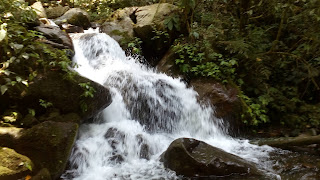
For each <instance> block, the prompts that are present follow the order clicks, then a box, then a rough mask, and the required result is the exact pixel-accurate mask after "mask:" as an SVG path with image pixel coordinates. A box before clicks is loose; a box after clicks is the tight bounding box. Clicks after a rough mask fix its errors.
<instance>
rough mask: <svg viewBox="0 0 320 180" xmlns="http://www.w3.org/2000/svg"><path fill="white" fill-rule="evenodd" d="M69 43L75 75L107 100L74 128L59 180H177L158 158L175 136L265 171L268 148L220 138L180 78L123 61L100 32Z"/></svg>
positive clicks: (208, 110) (206, 109) (219, 128)
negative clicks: (103, 91) (106, 93)
mask: <svg viewBox="0 0 320 180" xmlns="http://www.w3.org/2000/svg"><path fill="white" fill-rule="evenodd" d="M72 39H73V42H74V46H75V51H76V54H75V57H74V62H75V63H77V64H78V65H79V67H78V68H77V69H76V70H77V71H78V72H79V73H80V74H81V75H83V76H85V77H88V78H89V79H92V80H94V81H96V82H98V83H100V84H103V85H105V86H106V87H108V88H109V89H110V91H111V93H112V97H113V102H112V104H111V105H110V106H109V107H107V108H106V109H105V110H104V111H103V112H102V114H101V115H100V116H98V117H97V118H98V119H97V121H96V122H95V123H92V124H85V125H82V126H81V127H80V132H79V139H78V140H77V141H76V143H75V147H74V149H73V152H72V154H71V158H70V169H69V170H67V172H66V173H65V174H64V175H63V176H62V178H63V179H76V180H87V179H94V180H109V179H145V180H149V179H177V176H176V175H175V173H174V172H172V171H170V170H167V169H165V168H164V167H163V165H162V163H160V162H159V156H160V155H161V153H163V152H164V151H165V150H166V148H167V147H168V146H169V144H170V143H171V142H172V141H173V140H174V139H177V138H180V137H192V138H195V139H198V140H202V141H205V142H207V143H208V144H211V145H213V146H215V147H219V148H221V149H223V150H225V151H227V152H230V153H233V154H236V155H238V156H240V157H242V158H245V159H247V160H249V161H252V162H255V163H257V165H258V166H259V167H260V168H266V169H267V168H268V163H267V161H266V159H267V158H268V154H269V152H271V151H272V148H270V147H268V146H262V147H259V146H255V145H251V144H249V143H248V141H247V140H238V139H233V138H231V137H229V136H228V135H226V132H225V130H224V128H223V127H224V125H223V122H222V121H221V120H220V119H218V118H216V117H214V115H213V114H214V110H213V108H212V107H210V106H205V105H201V104H199V103H198V102H197V99H196V98H197V93H196V92H195V91H194V90H193V89H191V88H187V87H186V85H185V84H184V83H183V82H181V81H180V79H174V78H172V77H169V76H167V75H165V74H162V73H158V72H156V71H155V70H154V69H150V68H147V67H146V66H144V65H143V64H141V63H139V61H138V60H137V59H136V58H133V57H126V55H125V53H124V51H123V50H122V49H121V48H120V46H119V45H118V43H117V42H116V41H114V40H113V39H112V38H111V37H109V36H108V35H106V34H100V33H92V32H91V33H85V34H74V35H72ZM259 162H260V163H259ZM261 162H265V163H261Z"/></svg>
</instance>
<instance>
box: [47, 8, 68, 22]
mask: <svg viewBox="0 0 320 180" xmlns="http://www.w3.org/2000/svg"><path fill="white" fill-rule="evenodd" d="M69 9H70V7H69V6H60V5H59V6H54V7H52V6H50V7H48V8H46V12H47V17H48V18H49V19H55V18H58V17H60V16H62V15H63V14H64V13H66V12H67V11H68V10H69Z"/></svg>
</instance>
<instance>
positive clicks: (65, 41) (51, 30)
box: [35, 25, 73, 50]
mask: <svg viewBox="0 0 320 180" xmlns="http://www.w3.org/2000/svg"><path fill="white" fill-rule="evenodd" d="M35 29H36V30H37V31H40V32H42V33H43V35H44V36H45V37H46V38H47V39H48V40H49V41H52V42H54V43H58V44H62V45H63V47H64V48H65V49H71V50H73V43H72V40H71V38H70V37H69V35H68V34H67V33H66V32H64V31H62V30H61V29H60V28H59V27H56V26H51V25H42V26H38V27H36V28H35Z"/></svg>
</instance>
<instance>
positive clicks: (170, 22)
mask: <svg viewBox="0 0 320 180" xmlns="http://www.w3.org/2000/svg"><path fill="white" fill-rule="evenodd" d="M168 29H169V30H170V31H171V30H172V29H173V22H172V21H169V23H168Z"/></svg>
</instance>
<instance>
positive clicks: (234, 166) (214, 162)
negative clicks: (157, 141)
mask: <svg viewBox="0 0 320 180" xmlns="http://www.w3.org/2000/svg"><path fill="white" fill-rule="evenodd" d="M161 160H162V161H163V162H164V165H165V167H167V168H169V169H171V170H173V171H175V172H176V173H177V174H178V175H183V176H186V177H196V176H230V177H231V176H232V175H242V176H243V177H245V176H257V177H259V176H260V175H261V174H260V172H259V171H258V169H257V168H256V167H255V166H254V164H252V163H250V162H247V161H246V160H244V159H242V158H240V157H238V156H235V155H232V154H230V153H227V152H225V151H223V150H221V149H219V148H216V147H213V146H210V145H208V144H206V143H205V142H202V141H198V140H195V139H189V138H180V139H177V140H175V141H173V142H172V143H171V144H170V146H169V147H168V149H167V150H166V151H165V152H164V153H163V154H162V156H161Z"/></svg>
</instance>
